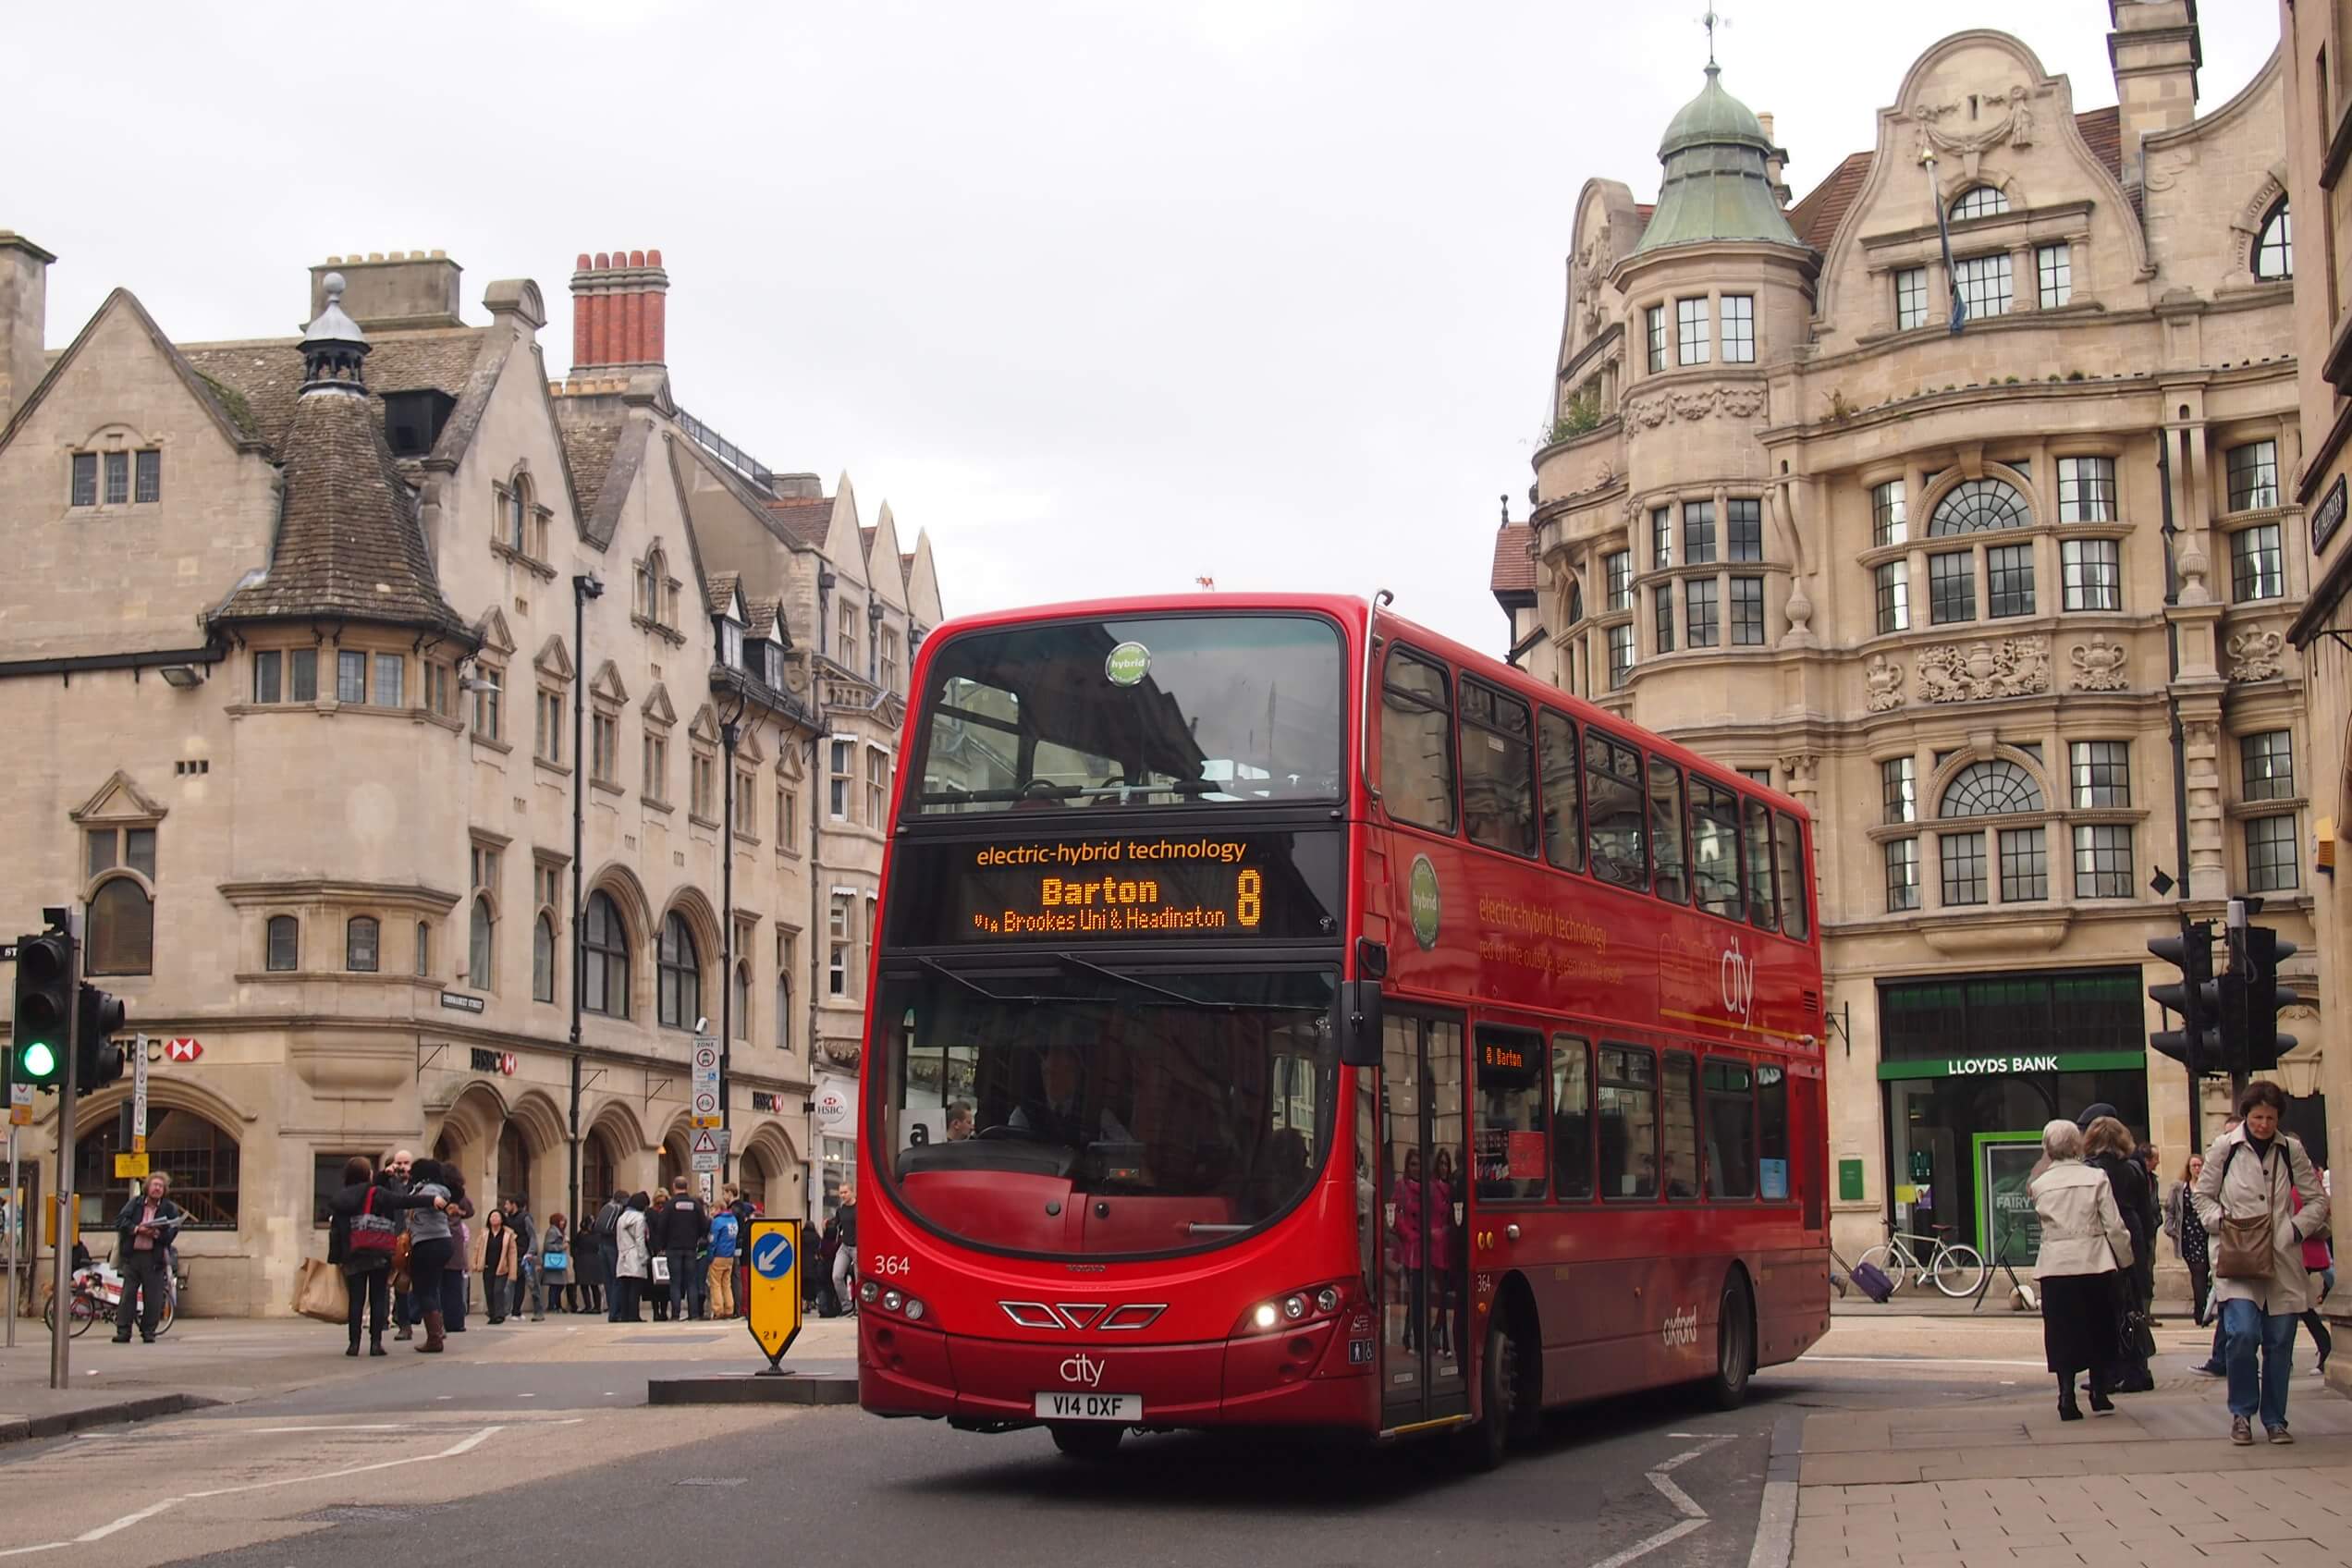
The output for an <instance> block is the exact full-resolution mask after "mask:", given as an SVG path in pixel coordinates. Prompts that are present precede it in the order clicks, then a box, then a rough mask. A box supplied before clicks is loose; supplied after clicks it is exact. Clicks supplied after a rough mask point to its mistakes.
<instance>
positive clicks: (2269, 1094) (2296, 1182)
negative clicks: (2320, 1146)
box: [2193, 1084, 2328, 1447]
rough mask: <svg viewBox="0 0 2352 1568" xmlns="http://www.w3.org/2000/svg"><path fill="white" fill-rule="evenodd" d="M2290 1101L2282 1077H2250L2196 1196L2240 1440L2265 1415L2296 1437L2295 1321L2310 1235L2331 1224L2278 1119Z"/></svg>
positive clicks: (2277, 1431)
mask: <svg viewBox="0 0 2352 1568" xmlns="http://www.w3.org/2000/svg"><path fill="white" fill-rule="evenodd" d="M2285 1109H2286V1096H2285V1095H2284V1094H2283V1093H2281V1092H2280V1089H2279V1086H2278V1085H2277V1084H2248V1085H2247V1086H2246V1091H2245V1093H2243V1094H2241V1095H2239V1096H2237V1113H2238V1116H2239V1117H2240V1118H2241V1120H2240V1121H2239V1122H2238V1124H2237V1126H2236V1127H2235V1128H2233V1129H2232V1130H2231V1131H2229V1132H2227V1133H2223V1134H2222V1135H2221V1136H2220V1137H2219V1138H2216V1139H2215V1140H2214V1141H2213V1146H2212V1147H2211V1148H2209V1149H2207V1150H2206V1151H2205V1171H2204V1174H2203V1175H2201V1176H2199V1177H2198V1179H2197V1191H2196V1193H2195V1194H2194V1198H2193V1201H2194V1202H2195V1203H2196V1205H2197V1217H2198V1218H2199V1219H2201V1220H2203V1221H2204V1223H2205V1230H2206V1231H2207V1233H2208V1234H2209V1235H2210V1236H2211V1240H2212V1243H2213V1277H2214V1280H2215V1283H2214V1286H2213V1294H2214V1297H2215V1299H2216V1300H2217V1301H2219V1303H2220V1304H2221V1313H2222V1330H2223V1335H2224V1336H2225V1338H2226V1341H2227V1344H2228V1350H2227V1357H2226V1360H2227V1365H2228V1367H2229V1410H2230V1441H2231V1442H2233V1443H2236V1444H2238V1445H2240V1446H2241V1447H2242V1446H2244V1445H2246V1444H2248V1443H2250V1442H2252V1441H2253V1440H2254V1432H2253V1426H2252V1423H2253V1420H2254V1417H2255V1416H2256V1415H2260V1417H2261V1420H2262V1427H2263V1429H2264V1430H2265V1431H2266V1432H2267V1433H2268V1434H2269V1435H2270V1439H2271V1441H2272V1442H2274V1443H2291V1442H2293V1441H2294V1440H2295V1436H2294V1434H2293V1433H2291V1432H2289V1431H2288V1430H2287V1427H2286V1383H2287V1378H2288V1377H2289V1376H2291V1375H2292V1373H2293V1372H2294V1369H2295V1323H2296V1319H2297V1318H2298V1317H2302V1315H2303V1314H2304V1313H2306V1312H2308V1311H2309V1310H2310V1306H2311V1283H2310V1278H2311V1277H2310V1272H2309V1269H2307V1268H2305V1267H2304V1263H2303V1243H2304V1241H2305V1240H2306V1239H2307V1238H2309V1237H2311V1236H2315V1235H2319V1234H2321V1232H2323V1231H2325V1230H2326V1229H2327V1219H2328V1199H2327V1192H2326V1189H2324V1188H2323V1187H2321V1185H2320V1177H2319V1172H2318V1171H2316V1170H2313V1169H2312V1168H2311V1159H2310V1157H2309V1155H2307V1154H2305V1153H2304V1152H2303V1145H2302V1144H2301V1142H2299V1141H2298V1140H2297V1138H2296V1136H2295V1134H2294V1133H2289V1132H2286V1131H2285V1130H2283V1129H2282V1128H2281V1127H2280V1126H2279V1116H2280V1114H2281V1113H2282V1112H2283V1111H2285ZM2297 1196H2299V1197H2300V1198H2301V1199H2302V1204H2303V1207H2301V1209H2300V1210H2298V1209H2297V1208H2296V1207H2295V1199H2296V1198H2297ZM2258 1352H2259V1370H2258Z"/></svg>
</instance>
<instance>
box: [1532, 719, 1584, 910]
mask: <svg viewBox="0 0 2352 1568" xmlns="http://www.w3.org/2000/svg"><path fill="white" fill-rule="evenodd" d="M1537 731H1538V738H1539V740H1540V741H1541V743H1542V747H1543V831H1544V858H1545V859H1547V860H1549V861H1550V862H1551V864H1554V865H1556V866H1558V867H1560V869H1561V870H1562V871H1582V870H1584V868H1585V813H1584V790H1583V783H1584V765H1583V763H1582V762H1581V761H1580V760H1579V759H1578V757H1577V753H1576V726H1575V724H1574V721H1573V720H1571V719H1570V718H1569V717H1567V716H1566V715H1565V714H1557V713H1554V712H1552V711H1551V710H1550V708H1546V709H1544V710H1543V717H1541V718H1540V719H1538V720H1537Z"/></svg>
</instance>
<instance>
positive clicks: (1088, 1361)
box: [1061, 1354, 1103, 1389]
mask: <svg viewBox="0 0 2352 1568" xmlns="http://www.w3.org/2000/svg"><path fill="white" fill-rule="evenodd" d="M1102 1375H1103V1364H1102V1363H1101V1362H1099V1361H1096V1359H1095V1358H1094V1357H1093V1356H1091V1355H1086V1354H1078V1355H1072V1356H1069V1357H1066V1358H1064V1360H1063V1361H1062V1364H1061V1380H1062V1381H1063V1382H1065V1383H1075V1384H1077V1385H1078V1386H1079V1387H1080V1388H1084V1389H1096V1388H1100V1387H1101V1386H1102Z"/></svg>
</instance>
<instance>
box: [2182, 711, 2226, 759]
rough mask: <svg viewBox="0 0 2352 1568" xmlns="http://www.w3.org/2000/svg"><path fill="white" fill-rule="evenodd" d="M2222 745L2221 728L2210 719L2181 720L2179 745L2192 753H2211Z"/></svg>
mask: <svg viewBox="0 0 2352 1568" xmlns="http://www.w3.org/2000/svg"><path fill="white" fill-rule="evenodd" d="M2221 743H2222V727H2221V726H2220V725H2219V724H2216V723H2215V722H2213V720H2211V719H2210V718H2185V719H2183V720H2181V744H2182V745H2184V746H2186V747H2187V748H2188V749H2189V750H2190V751H2192V752H2199V751H2203V752H2211V751H2212V750H2214V749H2215V748H2217V747H2218V746H2220V745H2221Z"/></svg>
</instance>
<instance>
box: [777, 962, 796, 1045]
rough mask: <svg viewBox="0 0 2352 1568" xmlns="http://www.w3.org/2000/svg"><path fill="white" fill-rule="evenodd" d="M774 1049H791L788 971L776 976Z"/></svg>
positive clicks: (789, 981) (789, 979) (790, 993)
mask: <svg viewBox="0 0 2352 1568" xmlns="http://www.w3.org/2000/svg"><path fill="white" fill-rule="evenodd" d="M776 1048H777V1049H778V1050H779V1051H789V1050H790V1049H791V1048H792V972H791V971H790V970H789V969H784V970H778V972H777V974H776Z"/></svg>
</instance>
